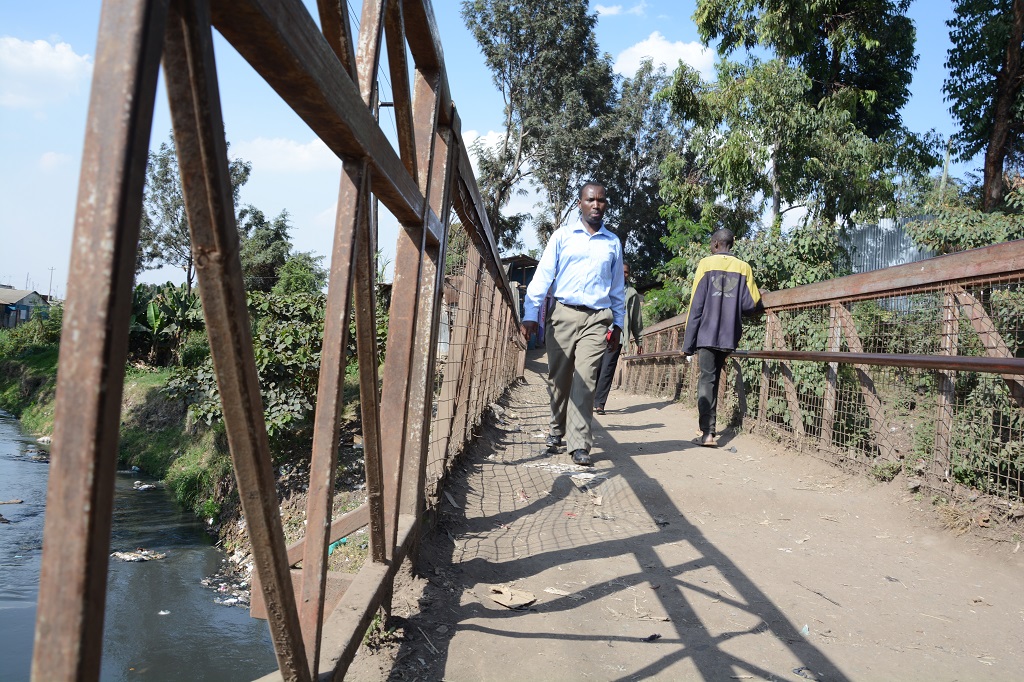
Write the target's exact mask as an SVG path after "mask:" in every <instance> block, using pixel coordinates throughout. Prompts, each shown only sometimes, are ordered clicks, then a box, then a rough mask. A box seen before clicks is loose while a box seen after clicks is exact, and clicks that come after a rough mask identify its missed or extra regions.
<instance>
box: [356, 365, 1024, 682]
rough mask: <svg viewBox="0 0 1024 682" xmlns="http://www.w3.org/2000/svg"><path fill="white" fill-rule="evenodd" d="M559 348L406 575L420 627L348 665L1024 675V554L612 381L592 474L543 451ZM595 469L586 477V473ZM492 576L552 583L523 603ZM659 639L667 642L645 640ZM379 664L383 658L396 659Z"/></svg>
mask: <svg viewBox="0 0 1024 682" xmlns="http://www.w3.org/2000/svg"><path fill="white" fill-rule="evenodd" d="M543 370H544V358H543V355H541V356H539V357H533V358H532V359H531V361H530V362H528V365H527V372H526V384H525V385H520V386H518V387H516V388H515V389H513V391H512V392H511V394H510V397H509V399H508V400H507V402H506V403H504V404H505V407H506V412H505V414H504V416H503V419H502V420H501V421H502V423H499V424H497V425H494V426H490V427H488V428H487V429H486V430H485V433H484V437H483V438H481V440H480V441H479V442H478V444H477V445H476V446H474V447H473V448H471V450H470V451H469V452H468V453H466V456H465V457H464V459H463V464H462V466H459V467H456V469H455V471H453V473H452V477H451V479H450V480H449V482H448V485H447V486H446V487H445V490H446V491H447V493H448V494H450V495H451V496H452V500H453V501H454V503H455V504H456V505H457V506H458V508H456V507H455V506H454V505H453V504H452V503H451V501H449V500H447V499H446V500H443V501H442V502H441V504H440V519H439V522H438V524H437V526H436V528H435V530H434V531H433V532H432V533H431V534H430V535H429V536H428V538H427V539H426V540H425V541H424V543H423V544H422V545H421V571H422V574H423V575H424V576H425V577H426V578H427V580H426V581H417V582H415V583H413V584H412V585H406V586H405V587H404V589H398V588H396V595H395V613H396V614H398V615H404V614H405V613H406V612H408V613H409V614H410V615H409V620H408V622H407V623H406V625H405V628H404V629H405V634H406V641H404V642H403V643H401V644H399V645H396V646H397V648H395V649H392V651H391V652H390V653H391V654H393V655H395V656H396V659H397V663H396V666H395V668H394V669H393V670H390V665H389V664H386V658H382V655H381V654H378V655H376V656H368V655H365V654H366V652H361V653H360V655H359V657H358V658H357V660H356V663H355V664H354V665H353V668H352V669H351V670H350V676H351V678H352V679H377V677H378V676H381V677H382V678H386V677H387V676H388V674H389V673H388V670H390V674H391V677H390V679H442V678H443V679H445V680H453V681H455V680H510V679H549V680H562V679H566V680H567V679H601V680H613V679H614V680H631V679H648V678H657V679H672V680H689V679H708V680H730V679H754V680H758V679H777V680H799V679H804V678H809V679H824V680H844V679H848V680H859V679H908V680H909V679H936V680H952V679H993V680H995V679H1004V680H1005V679H1012V678H1014V677H1015V676H1016V675H1017V674H1019V671H1020V670H1021V669H1022V667H1024V647H1022V646H1021V645H1022V633H1024V627H1022V618H1024V611H1021V606H1020V599H1019V587H1020V585H1022V584H1024V552H1015V551H1014V546H1013V545H1012V544H1010V545H1009V546H1007V544H1006V543H1001V544H991V543H983V542H980V541H978V540H977V539H976V538H972V536H969V535H968V536H962V537H955V536H954V535H953V534H952V533H951V532H950V531H948V530H946V529H945V528H943V527H942V525H941V523H940V519H939V517H938V516H937V514H936V513H935V511H934V510H933V508H932V506H931V503H930V500H929V499H919V496H915V495H914V494H912V493H907V492H906V491H905V487H904V486H903V485H901V484H900V481H899V480H897V481H896V482H894V483H892V484H888V485H879V484H873V483H871V482H869V481H868V480H866V479H864V478H863V477H859V476H853V475H849V474H846V473H843V472H841V471H840V470H838V469H836V468H833V467H831V466H829V465H828V464H825V463H823V462H821V461H819V460H816V459H814V458H812V457H809V456H807V455H801V454H798V453H794V452H791V451H789V450H787V449H786V447H785V446H784V445H781V444H778V443H774V442H771V441H768V440H766V439H763V438H760V437H756V436H751V435H738V436H735V435H730V434H728V433H727V434H725V436H724V437H723V438H722V447H720V448H719V449H717V450H710V449H705V448H700V447H698V446H696V445H694V444H693V443H692V439H693V437H694V436H695V431H696V416H695V412H694V411H693V410H691V409H687V407H686V406H685V405H682V404H678V403H671V402H667V401H659V400H655V399H652V398H649V397H643V396H630V395H625V394H623V392H621V391H616V392H613V393H612V396H611V399H610V401H609V412H608V414H607V415H605V416H603V417H595V421H596V423H597V426H596V430H595V434H596V438H597V443H596V446H595V455H596V458H595V466H594V467H593V469H590V470H585V471H584V470H582V469H581V468H579V467H574V466H573V465H572V464H571V463H570V460H569V458H568V456H567V455H555V456H549V455H546V454H543V440H542V438H541V437H539V435H540V434H544V433H545V432H546V419H547V394H546V392H545V389H544V385H543V381H542V379H541V374H540V372H542V371H543ZM579 471H583V473H586V474H593V475H594V477H593V478H591V479H590V480H586V479H585V478H579V477H576V478H574V477H573V476H572V474H573V473H577V472H579ZM492 586H513V587H514V588H515V589H517V590H523V591H525V592H529V593H531V594H532V595H533V596H535V597H536V602H535V603H533V604H532V605H531V606H530V607H528V608H526V609H523V610H510V609H507V608H505V607H503V606H500V605H499V604H497V603H495V602H494V601H492V600H491V598H490V596H489V595H490V590H491V587H492ZM654 635H658V636H659V637H658V638H656V639H655V641H650V642H648V641H644V640H645V638H650V637H651V636H654ZM382 664H383V665H382Z"/></svg>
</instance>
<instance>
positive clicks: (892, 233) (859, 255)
mask: <svg viewBox="0 0 1024 682" xmlns="http://www.w3.org/2000/svg"><path fill="white" fill-rule="evenodd" d="M920 219H921V218H901V219H899V220H892V219H882V220H880V221H878V223H877V224H869V225H863V224H861V225H856V226H854V227H853V228H851V229H850V230H849V231H848V232H847V235H846V247H847V248H848V249H849V251H850V258H851V260H852V261H853V263H852V265H853V271H854V272H855V273H861V272H868V271H871V270H881V269H882V268H888V267H892V266H894V265H903V264H904V263H915V262H917V261H922V260H927V259H929V258H934V257H935V254H934V253H933V252H932V251H931V250H929V249H923V248H920V247H918V246H917V245H916V244H914V242H913V240H912V239H911V238H910V235H908V234H907V233H906V230H905V229H904V227H903V226H904V225H906V224H907V223H908V222H910V221H911V220H920Z"/></svg>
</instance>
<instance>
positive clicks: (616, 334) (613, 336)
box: [608, 326, 622, 348]
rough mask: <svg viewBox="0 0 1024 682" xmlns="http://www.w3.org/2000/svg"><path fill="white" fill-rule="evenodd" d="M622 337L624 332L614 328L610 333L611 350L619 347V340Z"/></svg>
mask: <svg viewBox="0 0 1024 682" xmlns="http://www.w3.org/2000/svg"><path fill="white" fill-rule="evenodd" d="M621 337H622V330H621V329H619V328H618V327H614V326H613V327H612V330H611V331H610V332H608V346H609V347H610V348H618V347H619V339H620V338H621Z"/></svg>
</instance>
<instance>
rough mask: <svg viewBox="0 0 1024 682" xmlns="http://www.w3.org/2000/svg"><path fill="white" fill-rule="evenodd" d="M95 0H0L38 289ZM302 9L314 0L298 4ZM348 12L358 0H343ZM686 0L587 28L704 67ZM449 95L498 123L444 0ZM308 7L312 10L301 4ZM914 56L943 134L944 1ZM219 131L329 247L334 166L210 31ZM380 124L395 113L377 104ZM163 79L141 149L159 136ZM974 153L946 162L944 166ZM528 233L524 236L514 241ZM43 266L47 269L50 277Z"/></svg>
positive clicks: (8, 158) (68, 156)
mask: <svg viewBox="0 0 1024 682" xmlns="http://www.w3.org/2000/svg"><path fill="white" fill-rule="evenodd" d="M100 4H101V3H100V2H99V0H67V1H53V2H46V1H41V2H13V1H12V2H3V3H0V204H2V206H3V210H2V211H0V244H2V247H0V255H2V257H0V283H2V284H11V285H13V286H14V287H16V288H25V287H26V283H27V284H28V287H27V288H29V289H34V290H36V291H39V292H40V293H44V294H45V293H47V291H49V290H50V287H51V285H50V281H51V275H52V291H53V293H54V294H55V295H59V296H61V297H63V296H65V295H66V293H67V284H66V279H67V271H68V263H69V259H70V248H71V235H72V227H73V222H74V209H75V200H76V194H77V186H78V174H79V164H80V162H81V151H82V143H83V140H84V134H85V121H86V113H87V107H88V97H89V84H90V78H91V74H92V65H93V59H94V56H95V54H96V34H97V30H98V26H99V15H100ZM306 4H307V6H310V7H314V3H311V2H309V1H308V0H307V2H306ZM350 4H351V5H352V6H353V10H354V12H355V13H356V16H358V12H359V5H360V3H359V0H355V1H354V2H351V3H350ZM694 4H695V3H694V1H693V0H646V1H644V0H623V1H622V2H621V3H619V2H612V1H611V0H607V1H606V2H604V3H597V2H592V3H591V9H592V10H593V11H595V12H598V13H599V15H600V18H599V21H598V27H597V38H598V42H599V44H600V47H601V49H602V50H603V51H605V52H607V53H609V54H610V55H611V56H612V57H613V59H614V60H615V64H616V70H617V71H619V72H620V73H623V74H625V75H632V73H633V71H634V70H635V68H636V66H637V65H638V64H639V62H640V59H642V58H643V57H644V56H650V57H652V58H653V59H654V60H655V62H661V63H665V64H667V65H669V67H670V68H671V67H672V66H674V65H675V64H676V63H677V61H678V60H679V59H683V60H684V61H686V62H687V63H690V64H692V65H693V66H695V67H697V68H699V69H701V70H703V71H704V72H705V73H710V71H711V69H712V65H713V60H714V55H713V54H712V53H711V52H710V51H708V50H705V49H704V48H703V47H702V46H701V45H700V44H699V42H698V37H697V31H696V27H695V26H694V24H693V22H692V20H691V19H690V17H691V15H692V14H693V9H694ZM433 5H434V12H435V14H436V17H437V22H438V28H439V31H440V34H441V40H442V44H443V46H444V51H445V60H446V63H447V68H448V80H449V83H450V87H451V93H452V98H453V99H454V100H455V103H456V106H457V108H458V110H459V115H460V117H461V119H462V128H463V133H464V136H465V137H466V139H467V140H472V139H473V138H475V137H476V136H478V135H483V136H486V135H488V134H493V133H494V132H495V131H497V130H498V129H499V128H500V126H501V123H502V111H501V106H502V102H501V98H500V96H499V95H498V93H497V91H496V90H495V88H494V86H493V84H492V82H491V77H490V73H489V72H488V70H487V68H486V66H485V65H484V63H483V58H482V57H481V55H480V53H479V50H478V49H477V46H476V42H475V41H474V40H473V38H472V36H471V35H470V34H469V32H468V30H467V29H466V27H465V25H464V24H463V21H462V18H461V16H460V14H459V8H460V6H461V3H460V2H458V1H457V0H434V3H433ZM311 13H312V14H313V16H314V17H315V16H316V11H315V8H314V9H313V10H312V12H311ZM910 14H911V17H912V18H913V20H914V22H915V24H916V26H917V51H918V54H919V55H920V61H919V63H918V68H917V71H916V72H915V75H914V81H913V83H912V85H911V90H912V97H911V100H910V102H909V103H908V104H907V106H906V107H905V108H904V110H903V112H902V113H903V118H904V121H905V123H906V124H907V125H908V127H910V129H911V130H915V131H925V130H929V129H932V128H934V129H935V130H937V131H938V132H939V133H941V134H943V135H949V134H951V133H953V132H955V126H954V124H953V121H952V119H951V117H950V115H949V111H948V106H947V104H946V103H945V102H944V101H943V98H942V91H941V88H942V81H943V79H944V77H945V75H946V70H945V67H944V63H945V60H946V50H947V49H948V47H949V36H948V31H947V29H946V26H945V24H944V22H945V20H946V19H947V18H949V17H951V16H952V8H951V5H950V3H949V2H946V1H943V0H916V2H914V3H913V4H912V5H911V9H910ZM215 51H216V59H217V66H218V74H219V75H218V77H219V81H220V85H221V97H222V102H223V110H224V120H225V128H226V132H227V137H228V141H229V142H230V143H231V154H232V155H233V156H238V157H241V158H243V159H246V160H248V161H250V162H251V163H252V165H253V170H252V176H251V179H250V181H249V183H248V184H247V185H246V186H245V187H244V188H243V190H242V197H241V199H242V201H243V202H245V203H252V204H254V205H255V206H257V207H258V208H260V209H261V210H262V211H263V212H264V213H266V214H267V215H268V216H275V215H277V214H278V213H279V212H280V211H281V210H285V209H286V210H287V211H288V212H289V214H290V215H291V222H292V225H293V226H294V227H293V232H292V237H293V241H294V242H295V245H296V247H297V248H298V249H300V250H306V251H314V252H315V253H317V254H321V255H324V254H328V253H329V251H330V244H331V235H332V231H333V217H334V206H335V201H336V194H337V187H338V176H339V173H340V167H341V166H340V162H339V161H338V160H337V159H336V158H334V157H333V156H332V155H331V154H330V152H328V151H327V149H326V147H324V146H323V145H322V144H321V143H320V142H319V141H318V140H317V138H316V137H315V135H313V133H312V132H311V131H310V130H309V128H308V127H307V126H306V125H305V124H304V123H303V122H302V121H301V120H300V119H299V118H298V117H297V116H296V115H295V114H294V113H293V112H292V111H291V110H290V109H289V108H288V107H287V106H286V105H284V104H283V103H282V102H281V101H280V100H279V99H278V98H277V96H276V95H275V94H274V93H273V92H272V91H271V90H270V88H269V87H267V86H266V84H264V83H263V81H262V80H261V79H260V78H259V77H258V76H256V75H255V73H254V72H253V71H252V70H251V69H250V68H249V66H248V65H247V64H246V63H245V62H244V60H242V59H241V58H240V57H239V56H238V55H237V54H235V52H234V50H233V49H232V48H231V47H230V46H229V45H228V44H227V43H226V42H225V41H224V40H222V39H220V38H219V37H217V40H216V44H215ZM381 127H382V128H383V129H384V130H385V132H390V131H393V129H394V121H393V118H391V116H390V112H388V111H387V110H385V113H383V114H382V118H381ZM170 128H171V126H170V119H169V115H168V113H167V105H166V98H165V96H164V89H163V84H162V83H161V84H160V87H159V88H158V94H157V108H156V114H155V120H154V125H153V134H152V138H151V146H152V147H154V148H155V147H157V146H159V144H160V142H162V141H165V140H167V138H168V134H169V132H170ZM979 165H980V164H979V163H972V164H961V165H958V166H956V167H954V173H955V174H963V173H965V172H968V171H971V170H974V169H975V168H976V167H978V166H979ZM518 201H519V205H513V206H511V207H510V209H511V210H513V211H523V210H525V211H529V210H531V209H532V201H534V200H533V199H531V198H529V197H527V198H524V199H520V200H518ZM396 236H397V227H396V226H395V224H394V223H393V221H389V220H388V219H387V217H384V218H382V222H381V235H380V243H381V247H382V250H383V251H384V255H385V257H387V258H390V257H391V254H393V252H394V246H393V245H394V243H395V239H396ZM535 244H536V242H535V240H533V239H532V238H530V239H529V240H528V241H527V246H528V247H529V246H533V245H535ZM51 268H52V273H51ZM143 279H144V281H165V280H168V279H171V280H174V281H181V279H182V276H181V274H180V272H179V271H173V270H167V269H165V270H164V271H159V272H153V273H148V274H147V275H145V276H144V277H143Z"/></svg>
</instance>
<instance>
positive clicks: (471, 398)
mask: <svg viewBox="0 0 1024 682" xmlns="http://www.w3.org/2000/svg"><path fill="white" fill-rule="evenodd" d="M486 257H487V254H485V253H484V252H482V250H481V248H480V245H479V244H478V243H477V242H475V241H474V240H473V239H471V236H470V233H469V232H468V231H467V229H466V228H465V227H463V226H462V225H461V224H459V223H453V224H452V225H451V227H450V228H449V232H448V248H447V257H446V262H445V272H444V293H443V297H442V299H443V303H442V306H441V312H440V316H441V317H440V322H439V324H440V332H439V334H438V342H437V346H436V348H435V354H436V361H435V362H436V364H435V372H434V391H433V405H432V410H431V415H432V416H431V422H430V441H429V450H428V454H427V465H426V466H427V471H426V479H425V491H424V492H425V501H426V504H427V507H428V508H432V507H433V506H435V505H436V503H437V500H438V497H439V495H440V494H441V490H440V485H441V481H442V479H443V478H444V475H445V473H446V472H447V471H448V470H449V469H450V467H451V464H452V462H453V461H454V458H455V457H456V456H457V455H458V454H459V453H460V452H461V451H462V449H463V448H464V447H465V445H466V443H467V442H469V441H470V440H471V439H472V437H473V434H474V430H475V429H476V427H478V426H479V424H480V422H481V420H482V419H483V415H484V412H485V410H486V409H487V406H488V405H489V404H490V403H491V402H493V401H494V400H496V399H497V398H498V397H499V396H500V395H501V394H502V393H503V392H504V391H505V389H506V388H507V387H508V385H509V384H510V383H511V382H512V379H513V378H514V376H515V372H516V367H517V364H518V359H519V353H520V350H521V349H520V347H519V346H518V345H517V344H516V343H515V341H514V339H515V336H516V335H517V334H518V327H517V318H516V316H515V314H514V313H513V311H512V308H511V306H510V304H509V300H508V299H507V298H506V297H504V296H503V295H502V290H501V283H500V282H498V281H497V280H496V279H495V277H494V271H493V267H491V268H489V267H487V261H486V260H485V258H486Z"/></svg>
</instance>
